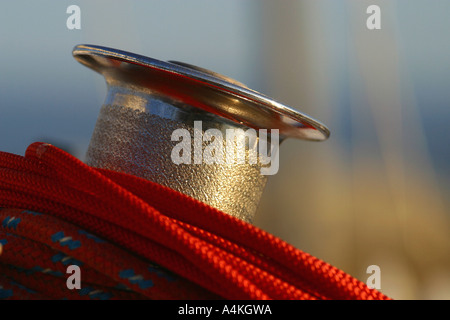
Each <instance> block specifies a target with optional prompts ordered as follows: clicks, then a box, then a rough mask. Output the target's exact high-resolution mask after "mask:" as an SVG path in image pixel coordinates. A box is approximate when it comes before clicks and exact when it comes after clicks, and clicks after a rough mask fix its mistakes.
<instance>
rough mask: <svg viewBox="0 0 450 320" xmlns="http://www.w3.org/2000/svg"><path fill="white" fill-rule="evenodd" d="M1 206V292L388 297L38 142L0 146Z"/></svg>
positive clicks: (152, 186)
mask: <svg viewBox="0 0 450 320" xmlns="http://www.w3.org/2000/svg"><path fill="white" fill-rule="evenodd" d="M0 207H1V209H0V245H1V251H2V253H1V255H0V299H87V300H89V299H100V300H108V299H121V300H123V299H167V300H168V299H233V300H237V299H278V300H288V299H306V300H316V299H338V300H344V299H362V300H367V299H370V300H387V299H389V297H387V296H385V295H384V294H382V293H381V292H379V291H377V290H374V289H371V288H369V287H367V285H366V284H364V283H363V282H361V281H359V280H357V279H355V278H353V277H352V276H350V275H348V274H346V273H345V272H343V271H342V270H339V269H337V268H335V267H333V266H331V265H330V264H328V263H326V262H324V261H322V260H320V259H318V258H316V257H313V256H311V255H309V254H307V253H305V252H303V251H301V250H298V249H296V248H294V247H293V246H292V245H289V244H288V243H286V242H284V241H282V240H281V239H279V238H277V237H275V236H273V235H271V234H269V233H267V232H265V231H263V230H261V229H259V228H257V227H255V226H252V225H250V224H248V223H246V222H244V221H241V220H239V219H237V218H234V217H232V216H229V215H227V214H225V213H223V212H221V211H219V210H217V209H215V208H213V207H210V206H208V205H206V204H204V203H202V202H199V201H197V200H195V199H193V198H190V197H188V196H186V195H184V194H182V193H179V192H177V191H175V190H172V189H169V188H167V187H164V186H162V185H159V184H156V183H154V182H151V181H148V180H144V179H141V178H138V177H135V176H132V175H128V174H124V173H119V172H114V171H109V170H105V169H98V168H93V167H90V166H88V165H86V164H84V163H83V162H81V161H80V160H78V159H76V158H74V157H73V156H71V155H69V154H68V153H66V152H64V151H62V150H60V149H58V148H56V147H54V146H52V145H50V144H46V143H42V142H36V143H33V144H32V145H30V146H29V147H28V148H27V150H26V153H25V157H22V156H18V155H14V154H9V153H4V152H0ZM68 265H77V266H79V267H80V269H81V273H82V276H81V279H82V285H81V289H80V290H69V289H68V288H67V286H66V279H67V277H68V275H67V274H66V268H67V266H68Z"/></svg>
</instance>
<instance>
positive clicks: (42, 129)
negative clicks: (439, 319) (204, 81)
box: [0, 0, 450, 299]
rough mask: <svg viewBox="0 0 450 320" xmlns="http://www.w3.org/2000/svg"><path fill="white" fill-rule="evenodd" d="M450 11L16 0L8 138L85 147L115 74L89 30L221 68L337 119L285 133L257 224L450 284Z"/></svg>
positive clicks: (2, 95) (384, 271) (15, 146)
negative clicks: (97, 60) (320, 135)
mask: <svg viewBox="0 0 450 320" xmlns="http://www.w3.org/2000/svg"><path fill="white" fill-rule="evenodd" d="M72 4H76V5H78V6H80V8H81V30H68V29H67V27H66V20H67V18H68V16H69V14H67V13H66V9H67V7H68V6H69V5H72ZM372 4H376V5H378V6H380V8H381V30H368V29H367V28H366V20H367V18H368V17H369V14H367V13H366V9H367V7H368V6H369V5H372ZM449 14H450V2H449V1H448V0H434V1H426V0H409V1H394V0H384V1H382V0H371V1H366V0H347V1H345V0H320V1H317V0H299V1H283V2H276V1H270V0H267V1H260V0H247V1H237V0H220V1H214V2H213V1H207V0H194V1H189V2H187V1H182V0H170V1H145V2H144V1H138V0H136V1H124V0H114V1H113V0H101V1H100V0H95V1H92V0H90V1H87V0H86V1H75V0H71V1H68V0H63V1H56V0H54V1H49V0H41V1H32V0H28V1H26V0H15V1H2V2H1V4H0V48H1V50H0V150H1V151H6V152H11V153H16V154H22V155H23V154H24V152H25V149H26V147H27V146H28V145H29V144H30V143H32V142H34V141H46V142H50V143H53V144H55V145H57V146H59V147H62V148H64V149H66V150H68V151H70V152H71V153H72V154H74V155H75V156H77V157H79V158H80V159H83V157H84V153H85V151H86V149H87V146H88V144H89V140H90V136H91V134H92V131H93V129H94V125H95V122H96V119H97V115H98V112H99V110H100V106H101V104H102V102H103V100H104V98H105V94H106V85H105V83H104V80H103V77H101V76H100V75H98V74H96V73H94V72H92V71H91V70H88V69H87V68H85V67H83V66H81V65H79V64H78V63H77V62H76V61H75V60H74V59H73V58H72V56H71V50H72V48H73V47H74V46H75V45H76V44H80V43H89V44H97V45H104V46H109V47H113V48H118V49H122V50H126V51H131V52H135V53H139V54H142V55H146V56H150V57H153V58H156V59H160V60H178V61H184V62H187V63H191V64H194V65H198V66H201V67H204V68H208V69H211V70H214V71H216V72H219V73H222V74H224V75H226V76H229V77H232V78H235V79H236V80H238V81H241V82H243V83H245V84H247V85H248V86H249V87H251V88H252V89H255V90H258V91H260V92H262V93H265V94H267V95H269V96H271V97H273V98H275V99H277V100H279V101H281V102H283V103H285V104H287V105H290V106H292V107H294V108H296V109H298V110H300V111H302V112H305V113H307V114H309V115H311V116H312V117H314V118H316V119H318V120H320V121H321V122H323V123H325V124H326V125H327V126H328V127H329V128H330V130H331V137H330V139H329V140H327V141H326V142H320V143H316V142H307V141H298V140H292V139H291V140H287V141H286V142H284V143H283V145H282V146H281V150H280V151H281V152H280V170H279V172H278V174H277V175H275V176H272V177H270V179H269V182H268V185H267V187H266V190H265V192H264V195H263V199H262V201H261V204H260V207H259V209H258V214H257V218H256V221H255V224H256V225H257V226H259V227H261V228H263V229H265V230H267V231H269V232H271V233H273V234H275V235H277V236H279V237H281V238H282V239H284V240H286V241H288V242H289V243H291V244H293V245H294V246H296V247H297V248H299V249H302V250H304V251H306V252H308V253H311V254H313V255H315V256H317V257H319V258H321V259H323V260H325V261H327V262H329V263H331V264H333V265H335V266H337V267H339V268H341V269H343V270H344V271H346V272H348V273H350V274H352V275H353V276H355V277H357V278H359V279H360V280H362V281H364V282H366V280H367V278H368V277H369V274H367V273H366V270H367V267H368V266H370V265H378V266H379V267H380V269H381V291H382V292H383V293H385V294H387V295H389V296H391V297H392V298H395V299H450V199H449V197H448V194H449V191H450V145H449V137H450V126H449V125H448V123H449V122H450V38H449V37H448V35H449V34H450V32H449V31H450V19H448V16H449Z"/></svg>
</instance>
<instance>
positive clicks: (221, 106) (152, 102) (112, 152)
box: [73, 45, 329, 222]
mask: <svg viewBox="0 0 450 320" xmlns="http://www.w3.org/2000/svg"><path fill="white" fill-rule="evenodd" d="M73 55H74V57H75V58H76V59H77V60H78V61H79V62H81V63H82V64H84V65H86V66H88V67H89V68H91V69H93V70H95V71H97V72H99V73H101V74H102V75H103V76H104V77H105V79H106V82H107V85H108V94H107V97H106V100H105V103H104V105H103V106H102V109H101V111H100V115H99V118H98V120H97V124H96V127H95V130H94V134H93V136H92V140H91V143H90V145H89V149H88V151H87V157H86V161H87V163H88V164H89V165H92V166H96V167H101V168H107V169H111V170H116V171H121V172H126V173H130V174H134V175H136V176H140V177H143V178H146V179H149V180H151V181H154V182H157V183H160V184H162V185H165V186H168V187H170V188H172V189H174V190H178V191H180V192H182V193H184V194H187V195H189V196H191V197H193V198H196V199H198V200H200V201H202V202H205V203H207V204H209V205H211V206H213V207H215V208H218V209H220V210H222V211H224V212H226V213H228V214H231V215H233V216H235V217H237V218H240V219H243V220H245V221H249V222H250V221H251V220H252V218H253V215H254V213H255V211H256V208H257V205H258V202H259V199H260V197H261V194H262V191H263V189H264V186H265V183H266V180H267V177H266V176H264V175H261V172H260V168H261V165H260V164H259V163H258V164H249V163H242V164H179V165H177V164H174V163H173V162H172V160H171V151H172V148H173V147H174V145H175V144H176V143H177V142H174V141H172V140H171V136H172V133H173V131H174V130H176V129H186V130H187V131H188V132H190V133H191V137H194V132H195V130H194V121H202V125H203V126H202V130H203V131H206V130H207V129H211V128H214V129H218V130H219V131H220V132H222V133H223V135H224V136H225V133H226V130H227V129H243V130H246V129H248V128H254V129H256V130H257V129H264V128H265V129H278V130H279V133H280V138H281V140H282V139H284V138H287V137H294V138H300V139H307V140H325V139H326V138H327V137H328V136H329V131H328V129H327V128H326V127H325V126H323V125H322V124H321V123H319V122H317V121H315V120H314V119H312V118H310V117H309V116H307V115H304V114H302V113H299V112H297V111H295V110H293V109H291V108H289V107H287V106H285V105H283V104H281V103H279V102H276V101H274V100H272V99H270V98H268V97H266V96H264V95H262V94H260V93H258V92H256V91H253V90H251V89H249V88H247V87H246V86H244V85H242V84H240V83H239V82H237V81H235V80H232V79H229V78H226V77H224V76H222V75H219V74H216V73H214V72H211V71H208V70H205V69H202V68H198V67H195V66H191V65H188V64H185V63H181V62H164V61H158V60H155V59H151V58H147V57H143V56H139V55H136V54H132V53H128V52H124V51H119V50H115V49H110V48H104V47H99V46H92V45H79V46H77V47H75V49H74V51H73ZM192 143H194V141H192ZM203 146H205V143H204V142H203Z"/></svg>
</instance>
